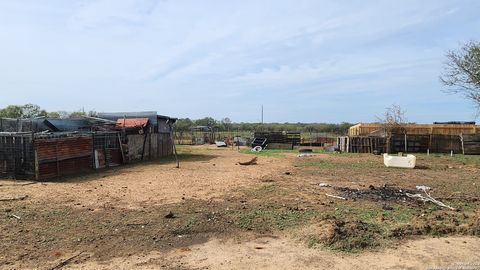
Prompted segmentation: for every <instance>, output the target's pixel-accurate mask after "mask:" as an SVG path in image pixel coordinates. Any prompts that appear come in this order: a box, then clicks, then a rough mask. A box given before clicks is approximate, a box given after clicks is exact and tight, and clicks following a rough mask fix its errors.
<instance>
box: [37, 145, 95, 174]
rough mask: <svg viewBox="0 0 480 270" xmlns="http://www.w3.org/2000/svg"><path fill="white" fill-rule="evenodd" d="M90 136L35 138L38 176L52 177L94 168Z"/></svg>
mask: <svg viewBox="0 0 480 270" xmlns="http://www.w3.org/2000/svg"><path fill="white" fill-rule="evenodd" d="M92 149H93V140H92V137H90V136H78V137H66V138H54V139H39V140H35V150H36V154H37V162H38V177H39V178H40V179H43V178H51V177H57V176H63V175H70V174H76V173H80V172H86V171H89V170H92V153H93V151H92Z"/></svg>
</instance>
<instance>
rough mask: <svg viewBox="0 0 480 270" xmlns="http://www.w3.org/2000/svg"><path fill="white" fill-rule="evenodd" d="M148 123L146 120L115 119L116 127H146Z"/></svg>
mask: <svg viewBox="0 0 480 270" xmlns="http://www.w3.org/2000/svg"><path fill="white" fill-rule="evenodd" d="M148 121H149V120H148V118H123V119H122V118H120V119H117V127H126V128H132V127H146V126H147V125H148Z"/></svg>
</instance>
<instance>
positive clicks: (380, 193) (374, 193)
mask: <svg viewBox="0 0 480 270" xmlns="http://www.w3.org/2000/svg"><path fill="white" fill-rule="evenodd" d="M416 189H417V190H418V191H423V192H424V194H420V193H418V192H417V191H416V190H409V189H398V188H393V187H390V186H387V185H384V186H383V187H374V186H372V185H370V186H369V188H368V189H352V188H348V187H336V188H335V190H336V191H337V192H338V193H340V195H342V197H340V196H334V195H329V194H325V195H327V196H329V197H334V198H338V199H344V200H346V199H366V200H373V201H406V200H408V199H411V200H415V201H419V202H423V203H426V202H431V203H434V204H436V205H438V206H440V207H445V208H448V209H450V210H455V208H453V207H451V206H448V205H446V204H444V203H443V202H441V201H438V200H436V199H434V198H433V197H432V196H431V195H430V193H429V192H428V191H430V190H431V189H432V188H431V187H427V186H416Z"/></svg>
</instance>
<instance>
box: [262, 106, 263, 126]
mask: <svg viewBox="0 0 480 270" xmlns="http://www.w3.org/2000/svg"><path fill="white" fill-rule="evenodd" d="M262 124H263V104H262Z"/></svg>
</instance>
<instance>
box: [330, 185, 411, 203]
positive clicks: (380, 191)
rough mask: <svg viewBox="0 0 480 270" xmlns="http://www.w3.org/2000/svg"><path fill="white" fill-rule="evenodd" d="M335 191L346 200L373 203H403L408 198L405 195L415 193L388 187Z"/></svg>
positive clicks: (338, 189)
mask: <svg viewBox="0 0 480 270" xmlns="http://www.w3.org/2000/svg"><path fill="white" fill-rule="evenodd" d="M335 190H336V191H337V192H338V193H339V194H340V195H341V196H342V197H344V198H347V199H367V200H373V201H405V200H407V199H408V198H409V197H408V195H407V193H410V194H414V193H415V191H414V190H407V189H398V188H394V187H390V186H383V187H374V186H370V187H369V188H368V189H353V188H348V187H336V188H335Z"/></svg>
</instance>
